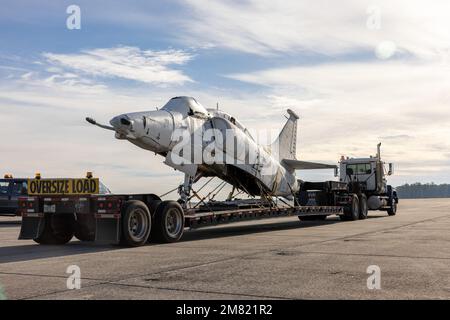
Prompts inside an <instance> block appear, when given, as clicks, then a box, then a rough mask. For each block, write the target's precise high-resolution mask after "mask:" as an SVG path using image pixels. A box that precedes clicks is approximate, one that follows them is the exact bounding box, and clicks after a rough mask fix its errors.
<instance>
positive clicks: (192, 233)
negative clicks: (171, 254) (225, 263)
mask: <svg viewBox="0 0 450 320" xmlns="http://www.w3.org/2000/svg"><path fill="white" fill-rule="evenodd" d="M378 218H386V216H384V215H383V216H369V217H367V219H378ZM248 222H255V220H252V221H247V223H248ZM257 222H258V221H257V220H256V223H254V224H251V225H248V224H246V225H237V224H228V225H227V224H222V225H218V226H213V227H205V228H202V229H192V230H189V231H187V232H185V233H184V235H183V238H182V239H181V240H180V242H188V241H196V240H205V239H215V238H225V237H234V236H240V235H249V234H258V233H264V232H273V231H283V230H292V229H303V228H313V227H319V226H324V225H332V224H335V223H352V221H342V220H340V218H339V217H329V218H327V219H326V220H322V221H298V220H296V219H293V220H292V221H283V222H276V221H274V222H273V223H262V224H258V223H257ZM242 223H245V222H242ZM155 245H158V244H155Z"/></svg>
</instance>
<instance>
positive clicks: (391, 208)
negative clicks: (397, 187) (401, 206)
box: [387, 199, 397, 216]
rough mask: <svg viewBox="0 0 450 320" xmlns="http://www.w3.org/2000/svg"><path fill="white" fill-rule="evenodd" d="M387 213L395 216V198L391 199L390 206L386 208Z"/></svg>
mask: <svg viewBox="0 0 450 320" xmlns="http://www.w3.org/2000/svg"><path fill="white" fill-rule="evenodd" d="M387 212H388V215H390V216H395V214H396V213H397V202H395V199H392V200H391V206H390V207H389V208H388V210H387Z"/></svg>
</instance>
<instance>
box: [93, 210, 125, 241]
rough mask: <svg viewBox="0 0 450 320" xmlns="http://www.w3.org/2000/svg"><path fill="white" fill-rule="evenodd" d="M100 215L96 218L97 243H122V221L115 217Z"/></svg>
mask: <svg viewBox="0 0 450 320" xmlns="http://www.w3.org/2000/svg"><path fill="white" fill-rule="evenodd" d="M104 216H105V215H98V216H97V217H96V224H95V225H96V226H95V241H96V242H106V243H119V242H120V219H118V218H116V217H114V218H112V217H111V218H110V217H104Z"/></svg>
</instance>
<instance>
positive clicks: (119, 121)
mask: <svg viewBox="0 0 450 320" xmlns="http://www.w3.org/2000/svg"><path fill="white" fill-rule="evenodd" d="M109 123H110V124H111V125H112V126H113V127H114V129H116V130H120V129H122V130H123V129H129V128H130V127H131V125H132V123H131V120H130V119H129V118H128V117H127V116H124V115H120V116H117V117H114V118H112V119H111V121H109Z"/></svg>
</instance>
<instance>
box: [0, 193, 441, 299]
mask: <svg viewBox="0 0 450 320" xmlns="http://www.w3.org/2000/svg"><path fill="white" fill-rule="evenodd" d="M16 221H17V218H6V217H0V295H1V292H3V295H4V296H6V298H8V299H233V300H236V299H268V298H269V299H270V298H275V299H361V298H367V299H403V298H406V299H419V298H425V299H429V298H431V299H439V298H442V299H450V199H427V200H401V203H400V205H399V209H398V212H397V215H396V216H393V217H389V216H388V215H387V214H386V213H385V212H377V211H373V212H369V218H368V219H367V220H363V221H354V222H341V221H339V219H338V218H337V217H330V218H328V219H327V220H326V221H321V222H299V221H298V219H297V218H296V217H288V218H274V219H269V220H260V221H251V222H241V223H236V224H230V225H226V226H218V227H210V228H207V229H200V230H197V231H189V232H187V233H186V234H185V235H184V237H183V240H182V241H181V242H179V243H175V244H151V245H147V246H144V247H139V248H121V247H118V246H109V245H107V246H105V245H101V246H100V245H95V244H92V243H88V244H86V243H81V242H79V241H76V240H73V241H71V242H70V243H69V244H67V245H64V246H40V245H38V244H35V243H34V242H33V241H19V240H17V236H18V233H19V229H20V225H19V224H17V223H16ZM70 265H77V266H79V267H80V270H81V289H79V290H77V289H74V290H69V289H67V284H66V283H67V278H68V277H69V276H70V274H67V273H66V270H67V268H68V266H70ZM371 265H376V266H378V267H379V268H380V280H381V281H380V284H381V288H380V289H372V290H371V289H368V287H367V279H368V277H369V276H370V274H368V273H367V268H368V267H369V266H371Z"/></svg>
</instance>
